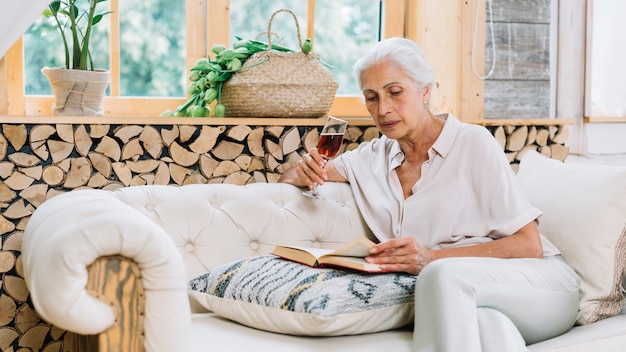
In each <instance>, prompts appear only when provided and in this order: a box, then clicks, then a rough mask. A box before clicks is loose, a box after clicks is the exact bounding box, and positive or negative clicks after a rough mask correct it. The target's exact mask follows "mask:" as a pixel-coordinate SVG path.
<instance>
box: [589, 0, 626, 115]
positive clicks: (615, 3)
mask: <svg viewBox="0 0 626 352" xmlns="http://www.w3.org/2000/svg"><path fill="white" fill-rule="evenodd" d="M592 11H593V24H592V26H593V27H592V34H591V35H592V39H591V103H592V107H593V110H594V111H595V112H596V114H601V115H603V116H626V39H624V34H625V33H626V21H625V20H624V15H625V14H626V1H624V0H600V1H594V2H593V10H592Z"/></svg>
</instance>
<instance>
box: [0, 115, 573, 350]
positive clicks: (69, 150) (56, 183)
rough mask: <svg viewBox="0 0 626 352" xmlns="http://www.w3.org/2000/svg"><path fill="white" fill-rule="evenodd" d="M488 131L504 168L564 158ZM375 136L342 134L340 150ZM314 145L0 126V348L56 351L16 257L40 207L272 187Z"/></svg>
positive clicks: (275, 130) (314, 137)
mask: <svg viewBox="0 0 626 352" xmlns="http://www.w3.org/2000/svg"><path fill="white" fill-rule="evenodd" d="M488 128H489V129H490V131H491V132H492V133H493V134H494V136H495V137H496V139H497V140H498V141H499V142H500V144H501V145H502V147H503V149H504V150H505V152H506V153H507V155H508V156H509V160H510V161H511V164H512V165H513V166H514V167H515V164H516V163H518V161H519V155H520V153H521V152H523V151H525V150H527V149H535V150H538V151H540V152H541V153H543V154H545V155H548V156H551V157H553V158H557V159H560V160H563V159H564V158H565V156H566V155H567V148H565V147H564V146H563V142H564V140H565V138H566V133H565V132H566V130H565V128H564V127H556V126H495V127H488ZM378 135H379V134H378V131H377V130H376V128H375V127H371V126H352V127H349V129H348V131H347V133H346V137H345V140H344V145H343V151H346V150H352V149H354V148H356V147H357V146H358V145H359V143H362V142H364V141H368V140H371V139H373V138H375V137H378ZM318 139H319V127H315V126H247V125H230V126H207V125H103V124H2V125H1V130H0V209H1V215H0V235H1V238H2V248H1V250H0V274H1V279H2V286H1V289H0V350H1V351H20V352H26V351H44V352H61V351H64V349H63V343H64V342H63V340H64V337H65V336H67V335H66V334H65V332H64V331H62V330H60V329H58V328H55V327H54V326H51V325H49V324H48V323H46V322H44V321H43V320H42V319H41V318H40V317H39V316H38V315H37V312H36V311H35V309H34V307H33V305H32V302H31V301H30V300H29V292H28V289H27V287H26V284H25V281H24V279H23V267H22V261H21V257H20V254H21V243H22V236H23V231H24V229H25V227H26V224H27V222H28V219H29V218H30V215H31V214H32V213H33V211H34V210H35V209H36V208H37V207H38V206H39V205H41V204H42V203H43V202H44V201H45V200H47V199H49V198H51V197H54V196H55V195H58V194H60V193H63V192H67V191H72V190H77V189H83V188H98V189H108V190H114V189H116V188H119V187H128V186H137V185H151V184H162V185H185V184H191V183H232V184H238V185H244V184H248V183H254V182H276V181H277V180H278V178H279V177H280V175H281V173H282V172H284V170H286V169H287V168H289V167H291V166H293V165H295V163H297V161H298V160H299V159H300V157H301V155H302V154H303V153H304V152H305V151H306V150H308V149H309V148H311V147H314V146H315V145H316V144H317V141H318Z"/></svg>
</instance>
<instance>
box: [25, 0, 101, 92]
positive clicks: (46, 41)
mask: <svg viewBox="0 0 626 352" xmlns="http://www.w3.org/2000/svg"><path fill="white" fill-rule="evenodd" d="M83 1H86V0H78V2H83ZM108 6H109V5H108V3H106V2H103V3H101V4H100V5H98V12H106V11H108ZM91 38H92V39H91V41H90V52H91V55H92V57H93V64H94V67H95V68H103V69H109V22H108V21H106V20H103V21H102V22H100V23H98V25H97V26H95V27H93V29H92V33H91ZM67 40H68V41H69V45H70V50H71V38H70V37H69V33H68V38H67ZM45 66H48V67H62V66H65V54H64V50H63V40H62V39H61V34H60V33H59V30H58V28H57V26H56V24H55V22H54V19H53V18H45V17H43V16H41V17H40V18H38V19H37V20H36V21H35V23H33V24H32V25H31V27H30V28H29V29H28V31H26V33H24V92H25V94H27V95H51V94H52V89H51V88H50V83H49V82H48V80H47V79H46V77H45V76H44V75H43V74H42V73H41V69H42V68H43V67H45Z"/></svg>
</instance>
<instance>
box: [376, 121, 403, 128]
mask: <svg viewBox="0 0 626 352" xmlns="http://www.w3.org/2000/svg"><path fill="white" fill-rule="evenodd" d="M399 123H400V121H388V122H383V123H381V124H380V125H381V126H382V127H383V128H384V129H392V128H394V127H395V126H396V125H398V124H399Z"/></svg>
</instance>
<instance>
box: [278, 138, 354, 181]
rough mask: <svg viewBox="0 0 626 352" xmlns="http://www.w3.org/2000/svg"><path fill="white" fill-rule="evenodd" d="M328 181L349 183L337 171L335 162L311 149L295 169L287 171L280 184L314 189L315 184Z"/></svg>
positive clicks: (315, 149)
mask: <svg viewBox="0 0 626 352" xmlns="http://www.w3.org/2000/svg"><path fill="white" fill-rule="evenodd" d="M326 181H334V182H347V180H346V179H344V178H343V177H342V176H341V175H339V174H338V173H337V171H336V170H335V166H334V164H333V160H332V159H331V160H326V159H324V157H322V155H321V154H320V153H319V152H318V151H317V148H311V149H310V150H309V152H308V153H306V154H304V155H303V156H302V159H300V161H298V164H296V166H295V167H292V168H290V169H288V170H287V171H285V172H284V173H283V174H282V176H281V177H280V179H279V180H278V182H283V183H290V184H292V185H294V186H297V187H308V188H309V189H313V187H314V186H315V183H316V182H317V184H319V185H323V184H324V182H326Z"/></svg>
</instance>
